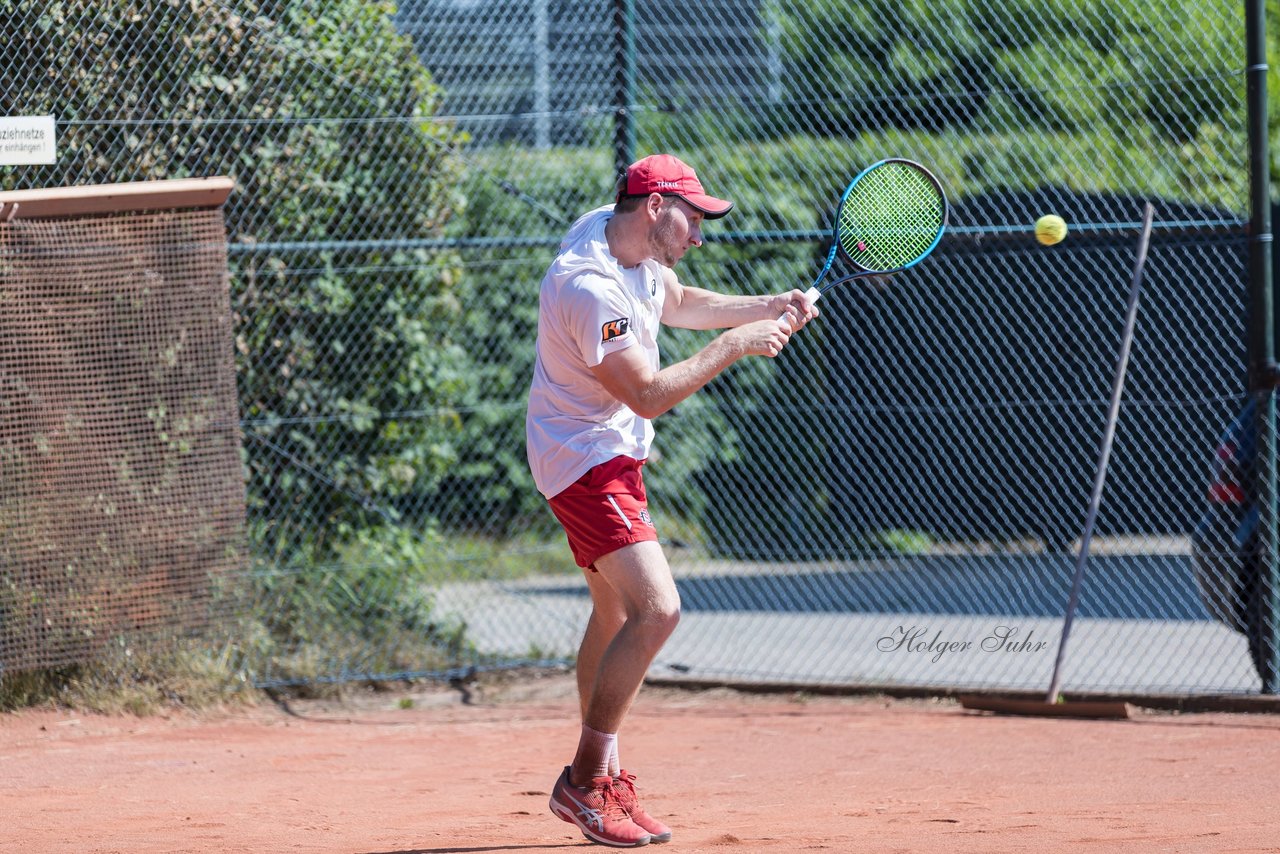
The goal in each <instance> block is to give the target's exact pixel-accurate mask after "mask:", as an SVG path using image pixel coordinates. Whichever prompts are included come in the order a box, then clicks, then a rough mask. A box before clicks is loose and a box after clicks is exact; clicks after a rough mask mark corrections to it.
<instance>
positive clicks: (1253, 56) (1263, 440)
mask: <svg viewBox="0 0 1280 854" xmlns="http://www.w3.org/2000/svg"><path fill="white" fill-rule="evenodd" d="M1245 34H1246V39H1247V41H1248V46H1247V48H1246V51H1245V61H1246V65H1247V70H1246V74H1247V82H1246V89H1247V92H1246V97H1247V100H1248V115H1249V119H1248V121H1249V207H1250V215H1249V318H1248V330H1249V341H1248V355H1249V394H1250V395H1251V396H1252V397H1253V399H1254V412H1255V413H1256V416H1257V423H1256V425H1255V427H1256V429H1257V435H1258V445H1257V448H1258V456H1257V464H1256V467H1255V477H1254V484H1253V488H1254V495H1253V498H1254V501H1255V502H1256V503H1257V506H1258V511H1259V515H1258V575H1259V577H1258V578H1257V579H1256V583H1258V584H1260V585H1261V587H1260V589H1258V591H1257V594H1256V595H1257V596H1259V597H1260V599H1261V602H1260V604H1261V608H1260V611H1261V613H1260V614H1259V618H1260V625H1258V626H1257V627H1256V629H1257V630H1258V631H1259V632H1260V633H1261V642H1262V644H1263V647H1262V649H1263V654H1262V656H1260V657H1261V658H1262V661H1260V662H1259V665H1260V670H1261V671H1262V673H1261V675H1262V691H1263V693H1265V694H1276V693H1280V556H1278V555H1277V550H1278V549H1280V542H1278V534H1277V495H1276V399H1275V390H1276V384H1277V383H1276V379H1277V370H1276V361H1275V316H1274V304H1273V299H1274V295H1273V291H1272V270H1271V199H1270V171H1269V170H1270V159H1269V156H1268V148H1267V145H1268V143H1267V36H1266V34H1267V28H1266V0H1245Z"/></svg>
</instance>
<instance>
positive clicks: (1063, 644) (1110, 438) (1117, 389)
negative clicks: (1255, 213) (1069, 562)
mask: <svg viewBox="0 0 1280 854" xmlns="http://www.w3.org/2000/svg"><path fill="white" fill-rule="evenodd" d="M1154 217H1155V208H1153V207H1152V206H1151V203H1150V202H1147V205H1146V209H1145V210H1144V212H1143V215H1142V235H1141V236H1140V237H1139V238H1138V257H1137V259H1136V260H1135V261H1134V264H1133V284H1131V285H1130V287H1129V306H1128V311H1127V312H1126V314H1125V318H1124V332H1123V333H1122V334H1121V336H1120V355H1119V356H1118V357H1117V359H1116V373H1115V380H1114V381H1113V382H1112V383H1111V408H1110V409H1108V410H1107V426H1106V429H1105V430H1103V431H1102V445H1101V447H1100V448H1099V450H1098V466H1097V469H1096V470H1095V471H1094V475H1093V493H1092V495H1091V496H1090V497H1089V512H1088V514H1087V515H1086V516H1085V521H1084V534H1083V535H1082V536H1081V537H1080V553H1079V554H1078V555H1077V556H1076V572H1075V576H1074V577H1073V578H1072V579H1071V598H1070V599H1069V600H1068V602H1067V613H1066V616H1065V617H1064V618H1063V620H1062V638H1061V639H1060V640H1059V641H1058V655H1057V658H1055V659H1054V662H1053V678H1052V679H1051V680H1050V681H1049V693H1048V694H1047V695H1046V696H1045V702H1046V703H1056V702H1057V701H1058V690H1059V689H1060V688H1061V687H1062V662H1063V660H1064V659H1065V658H1066V653H1067V638H1068V637H1069V636H1070V635H1071V624H1072V623H1073V622H1074V621H1075V617H1076V608H1077V607H1079V605H1080V587H1081V584H1082V582H1083V581H1084V567H1085V563H1086V562H1087V561H1088V560H1089V542H1090V541H1091V540H1092V539H1093V527H1094V524H1095V523H1096V522H1097V521H1098V507H1099V505H1100V504H1101V503H1102V485H1103V484H1104V483H1105V482H1106V480H1107V464H1108V463H1109V462H1110V460H1111V445H1112V443H1113V442H1114V441H1115V436H1116V422H1117V421H1119V420H1120V398H1121V397H1122V396H1123V394H1124V375H1125V372H1126V371H1127V370H1128V367H1129V351H1130V349H1131V348H1132V346H1133V329H1134V326H1135V325H1136V323H1137V320H1138V295H1139V294H1140V293H1141V292H1142V268H1143V267H1144V266H1145V265H1146V263H1147V246H1149V245H1150V243H1151V220H1152V219H1153V218H1154Z"/></svg>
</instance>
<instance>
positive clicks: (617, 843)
mask: <svg viewBox="0 0 1280 854" xmlns="http://www.w3.org/2000/svg"><path fill="white" fill-rule="evenodd" d="M549 806H550V807H551V812H552V814H554V815H556V816H557V817H559V818H560V819H562V820H563V821H567V822H569V823H570V824H575V825H577V826H578V829H579V830H581V831H582V835H583V836H585V837H587V839H590V840H591V841H592V842H599V843H600V844H601V845H612V846H613V847H615V848H639V847H640V846H641V845H648V844H649V841H650V836H649V833H648V831H646V830H645V829H644V828H642V827H640V825H638V824H636V823H635V822H634V821H632V820H631V817H630V816H628V815H627V811H626V810H624V809H623V808H622V800H621V793H620V791H619V787H618V786H616V785H615V784H614V779H613V778H612V777H596V778H594V779H593V780H592V781H591V785H590V786H589V787H586V788H579V787H578V786H575V785H573V784H572V783H570V782H569V767H568V766H567V765H566V766H565V769H564V770H563V771H561V772H560V778H559V779H558V780H556V784H555V786H554V787H552V789H551V802H550V804H549Z"/></svg>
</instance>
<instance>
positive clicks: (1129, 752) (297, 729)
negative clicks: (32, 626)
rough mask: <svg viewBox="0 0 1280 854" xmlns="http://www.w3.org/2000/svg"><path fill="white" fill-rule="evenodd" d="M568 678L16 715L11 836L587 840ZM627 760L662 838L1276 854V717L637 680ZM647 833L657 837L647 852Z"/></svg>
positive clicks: (5, 742)
mask: <svg viewBox="0 0 1280 854" xmlns="http://www.w3.org/2000/svg"><path fill="white" fill-rule="evenodd" d="M577 732H578V724H577V712H576V700H575V697H574V693H573V685H572V680H571V678H570V677H569V676H567V675H564V674H558V675H553V676H545V675H544V676H540V677H537V678H521V679H508V680H501V681H492V682H486V683H484V684H482V685H479V686H474V687H472V688H469V689H467V690H465V691H461V690H455V689H450V688H447V687H444V686H428V687H420V688H408V689H406V690H405V691H400V692H383V693H363V694H359V695H356V696H351V697H348V698H346V699H344V700H342V701H341V702H338V701H327V702H320V701H306V702H302V701H290V702H289V703H288V704H287V708H286V707H284V706H281V705H278V704H275V703H272V702H269V701H263V702H262V703H260V704H258V705H256V706H253V707H250V708H239V709H232V710H222V711H218V712H216V713H210V712H205V713H202V714H199V715H196V714H191V713H187V712H175V713H172V714H168V715H164V716H156V717H147V718H131V717H103V716H94V715H85V714H81V713H71V712H66V711H29V712H23V713H18V714H8V715H0V769H2V770H0V819H2V820H3V827H4V831H3V833H0V851H4V852H10V851H12V852H23V854H30V852H89V854H97V852H131V854H151V852H188V851H193V852H241V851H252V852H357V853H358V854H374V853H375V852H376V854H445V852H508V851H519V852H540V851H547V852H551V851H562V850H584V851H585V850H604V849H594V848H593V847H592V846H590V844H589V843H587V842H586V841H585V840H584V839H582V837H581V836H579V835H578V834H577V833H576V831H575V830H574V828H572V827H571V826H570V825H568V824H565V823H563V822H561V821H559V820H557V819H556V818H554V817H553V816H551V814H550V813H549V812H548V811H547V796H548V793H549V790H550V787H551V784H552V783H553V782H554V779H555V777H556V774H557V773H558V771H559V768H560V767H561V766H562V765H563V764H564V763H565V762H566V761H567V759H568V757H569V756H570V755H571V753H572V749H573V747H574V745H575V744H576V740H577ZM620 744H621V749H622V759H623V765H624V766H626V767H628V768H630V769H631V770H633V771H634V772H636V773H637V774H638V775H639V777H638V785H639V787H640V794H641V796H642V797H643V798H644V800H645V803H646V806H647V807H648V809H649V810H650V812H652V813H654V814H655V815H658V816H662V817H665V818H666V819H667V820H668V823H669V824H671V825H672V827H673V828H674V830H675V838H674V839H673V840H672V842H671V843H669V844H668V845H666V846H665V847H660V848H657V849H653V850H657V851H667V852H677V851H679V852H716V854H728V852H755V851H765V852H797V851H817V850H823V851H833V852H855V851H857V852H864V851H865V852H913V854H915V852H923V854H931V852H938V853H939V854H942V853H943V852H945V854H956V852H1021V851H1035V852H1043V851H1046V850H1050V851H1070V852H1123V854H1144V852H1197V854H1198V853H1199V852H1261V851H1280V809H1278V806H1280V795H1278V794H1277V790H1278V789H1280V716H1275V715H1229V714H1182V715H1174V714H1168V713H1143V714H1141V715H1140V716H1138V717H1137V718H1136V719H1133V720H1128V721H1081V720H1064V719H1050V718H1018V717H1003V716H991V715H984V714H978V713H973V712H968V711H965V710H962V709H961V708H959V707H958V706H957V705H955V704H954V703H951V702H948V701H923V700H913V701H905V700H888V699H882V698H868V697H861V698H839V697H813V696H792V695H785V696H779V695H766V696H760V695H744V694H739V693H736V692H731V691H728V690H723V689H720V690H714V691H704V692H685V691H680V690H676V689H669V688H653V687H649V688H646V689H645V690H644V691H643V692H642V693H641V697H640V700H639V701H638V703H637V705H636V707H635V710H634V712H633V714H632V717H631V719H630V720H629V722H628V725H627V728H626V729H625V730H624V732H623V733H622V734H621V739H620ZM647 850H648V849H647Z"/></svg>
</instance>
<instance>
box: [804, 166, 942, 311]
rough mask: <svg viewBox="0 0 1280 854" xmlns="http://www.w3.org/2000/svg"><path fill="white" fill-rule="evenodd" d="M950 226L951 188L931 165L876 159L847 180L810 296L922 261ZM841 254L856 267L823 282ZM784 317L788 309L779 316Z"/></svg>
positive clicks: (815, 296)
mask: <svg viewBox="0 0 1280 854" xmlns="http://www.w3.org/2000/svg"><path fill="white" fill-rule="evenodd" d="M946 229H947V194H946V193H944V192H943V190H942V185H941V184H940V183H938V179H937V178H935V177H934V176H933V173H932V172H930V171H929V170H928V169H926V168H924V167H923V166H921V165H920V164H919V163H916V162H914V161H911V160H904V159H902V158H900V157H893V158H889V159H887V160H881V161H880V162H879V163H873V164H872V165H871V166H868V167H867V168H866V169H864V170H862V172H861V173H860V174H859V175H858V176H857V177H856V178H854V179H853V180H852V181H850V182H849V186H847V187H845V190H844V194H843V195H842V196H841V197H840V207H839V208H838V209H837V210H836V221H835V233H834V239H833V240H832V242H831V251H830V252H828V253H827V263H826V264H825V265H824V266H823V268H822V272H821V273H819V274H818V278H816V279H814V282H813V285H811V286H810V288H809V291H808V293H807V296H808V297H809V299H810V300H812V301H814V302H817V300H818V299H820V298H821V297H822V295H823V294H825V293H826V292H827V291H829V290H831V289H832V288H834V287H836V286H837V285H842V284H844V283H845V282H850V281H853V280H854V279H861V278H863V277H865V276H886V275H889V274H890V273H898V272H901V271H903V270H906V269H908V268H909V267H914V266H915V265H916V264H919V263H920V262H921V261H923V260H924V259H925V258H926V257H928V255H929V253H930V252H932V251H933V248H934V247H935V246H937V245H938V241H940V240H941V239H942V233H943V232H944V231H946ZM838 255H839V256H843V257H844V259H845V261H846V262H847V263H848V264H849V265H850V266H852V268H853V272H852V273H849V274H847V275H844V276H840V277H839V278H833V279H831V280H829V281H826V282H825V283H824V280H825V279H827V278H828V274H829V273H830V272H831V268H832V267H833V266H834V265H835V262H836V257H837V256H838ZM784 319H786V315H785V314H784V315H783V316H782V317H780V318H779V320H784Z"/></svg>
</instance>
